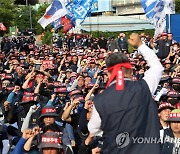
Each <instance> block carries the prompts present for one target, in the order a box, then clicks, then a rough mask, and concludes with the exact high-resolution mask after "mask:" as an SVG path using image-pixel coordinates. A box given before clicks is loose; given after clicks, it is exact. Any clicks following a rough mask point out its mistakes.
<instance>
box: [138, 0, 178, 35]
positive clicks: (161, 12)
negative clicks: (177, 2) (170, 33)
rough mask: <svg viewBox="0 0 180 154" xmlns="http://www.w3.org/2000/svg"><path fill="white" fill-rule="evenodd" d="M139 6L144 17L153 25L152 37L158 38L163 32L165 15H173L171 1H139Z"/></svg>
mask: <svg viewBox="0 0 180 154" xmlns="http://www.w3.org/2000/svg"><path fill="white" fill-rule="evenodd" d="M141 4H142V7H143V9H144V12H145V14H146V17H147V18H148V19H149V20H150V22H151V23H152V24H153V25H154V28H155V34H154V36H158V34H160V33H162V32H163V31H165V28H166V14H174V13H175V8H174V4H173V0H141Z"/></svg>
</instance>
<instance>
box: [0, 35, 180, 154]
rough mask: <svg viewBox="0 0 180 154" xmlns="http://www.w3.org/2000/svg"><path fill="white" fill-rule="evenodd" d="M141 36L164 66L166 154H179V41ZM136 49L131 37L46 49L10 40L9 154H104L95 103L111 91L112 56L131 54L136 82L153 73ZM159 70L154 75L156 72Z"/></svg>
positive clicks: (157, 93)
mask: <svg viewBox="0 0 180 154" xmlns="http://www.w3.org/2000/svg"><path fill="white" fill-rule="evenodd" d="M140 38H141V42H142V44H144V45H145V46H146V47H147V48H148V51H150V52H153V53H155V54H156V55H157V56H158V58H159V61H160V62H161V64H162V65H163V67H164V70H163V74H162V76H161V78H160V82H159V84H158V86H157V87H156V89H153V90H152V91H151V94H152V98H153V99H154V101H155V104H156V107H157V110H158V116H159V123H160V126H161V127H160V128H159V134H160V138H161V139H162V143H160V144H161V148H162V149H161V152H162V154H179V153H180V142H174V141H178V139H180V103H179V96H180V95H179V92H180V65H179V60H180V48H179V43H178V42H176V41H175V40H173V35H172V34H171V33H162V34H160V35H159V36H158V37H157V38H151V37H150V36H149V35H146V34H144V33H141V34H140ZM128 46H129V45H128V40H127V38H126V35H125V34H124V33H120V34H119V36H118V38H115V37H111V38H108V39H107V38H105V37H104V36H101V37H99V38H93V37H92V36H91V35H80V34H78V35H75V34H69V35H65V36H58V37H56V36H54V37H53V39H52V45H42V46H37V45H36V40H35V38H34V37H33V36H30V37H26V36H20V37H12V38H11V39H10V38H8V37H4V38H3V39H2V41H1V50H0V101H1V104H0V107H1V108H0V150H1V153H2V154H7V153H13V154H23V153H32V154H33V153H41V152H42V153H43V154H58V153H59V154H91V153H92V154H96V153H101V152H102V150H101V149H103V146H104V145H105V146H107V143H106V144H104V145H103V141H104V138H103V137H102V133H96V134H97V135H95V134H93V133H90V132H91V131H92V129H95V128H93V126H92V125H93V122H94V123H96V119H95V118H94V119H93V120H94V121H93V122H92V119H91V115H92V111H93V109H94V107H93V106H94V98H96V96H98V95H101V94H103V93H104V92H105V91H106V86H107V84H108V80H109V78H108V69H107V64H108V57H111V56H112V55H114V54H116V55H118V54H122V53H123V54H124V55H125V56H126V57H127V59H128V61H129V63H130V64H131V69H132V79H131V80H133V81H139V80H141V79H143V78H144V77H145V74H146V73H148V71H149V68H150V66H149V64H151V63H150V62H149V63H148V62H147V59H146V58H144V57H143V56H142V54H141V52H142V51H141V52H139V49H137V48H136V46H134V48H133V52H130V51H128ZM146 47H145V48H143V49H147V48H146ZM141 50H142V49H141ZM114 60H115V61H116V59H114ZM151 73H152V78H153V75H154V74H156V71H155V70H154V72H153V70H151ZM150 76H151V75H150ZM146 80H151V79H150V78H149V79H148V78H146ZM147 82H148V81H147ZM127 97H128V96H127ZM112 101H113V100H112ZM111 103H112V102H109V106H111ZM141 103H142V104H143V102H141ZM107 110H108V108H107ZM148 110H149V111H150V110H151V109H150V108H149V109H148ZM102 112H103V111H102ZM104 112H105V111H104ZM104 114H105V113H104ZM132 116H133V115H132ZM113 117H114V116H113ZM114 118H115V119H116V118H118V117H114ZM90 119H91V120H90ZM89 121H90V123H89ZM137 121H138V119H137ZM88 123H89V125H88ZM127 123H128V121H127ZM119 125H124V123H120V124H119ZM150 127H152V128H153V127H159V126H150ZM157 137H158V136H157ZM164 140H165V141H166V142H163V141H164Z"/></svg>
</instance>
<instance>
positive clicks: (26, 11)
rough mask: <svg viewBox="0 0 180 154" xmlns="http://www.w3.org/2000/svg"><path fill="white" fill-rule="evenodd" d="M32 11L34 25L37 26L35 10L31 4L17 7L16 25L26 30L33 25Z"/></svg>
mask: <svg viewBox="0 0 180 154" xmlns="http://www.w3.org/2000/svg"><path fill="white" fill-rule="evenodd" d="M30 11H31V16H32V27H34V26H35V23H36V21H35V12H36V11H35V10H33V9H32V7H31V6H19V7H16V17H15V19H14V22H15V25H16V26H17V27H18V29H19V30H26V29H28V28H30V27H31V25H30Z"/></svg>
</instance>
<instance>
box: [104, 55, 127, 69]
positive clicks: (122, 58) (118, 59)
mask: <svg viewBox="0 0 180 154" xmlns="http://www.w3.org/2000/svg"><path fill="white" fill-rule="evenodd" d="M126 62H129V60H128V58H127V56H126V55H125V54H124V53H117V52H116V53H113V54H112V55H110V56H109V57H108V58H107V59H106V66H107V67H111V66H114V65H116V64H120V63H126Z"/></svg>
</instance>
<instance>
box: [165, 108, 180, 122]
mask: <svg viewBox="0 0 180 154" xmlns="http://www.w3.org/2000/svg"><path fill="white" fill-rule="evenodd" d="M172 121H177V122H180V109H174V110H172V111H171V113H170V115H169V118H168V120H167V122H172Z"/></svg>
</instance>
